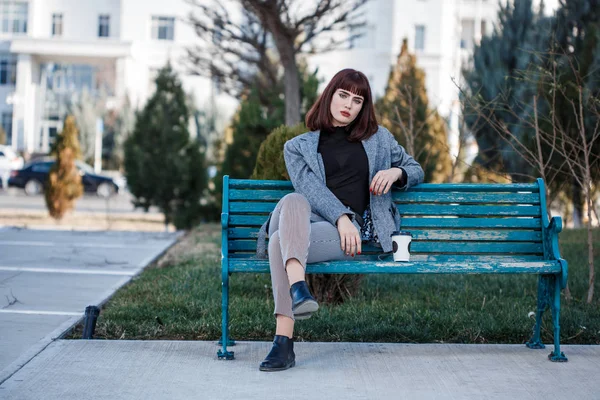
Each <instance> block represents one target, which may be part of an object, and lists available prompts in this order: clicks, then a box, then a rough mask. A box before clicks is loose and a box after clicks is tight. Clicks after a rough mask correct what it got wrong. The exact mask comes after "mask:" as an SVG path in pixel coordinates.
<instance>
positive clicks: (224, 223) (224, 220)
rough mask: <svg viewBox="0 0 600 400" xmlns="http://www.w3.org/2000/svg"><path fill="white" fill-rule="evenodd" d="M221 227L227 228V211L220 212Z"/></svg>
mask: <svg viewBox="0 0 600 400" xmlns="http://www.w3.org/2000/svg"><path fill="white" fill-rule="evenodd" d="M221 227H222V228H223V229H227V228H229V213H221Z"/></svg>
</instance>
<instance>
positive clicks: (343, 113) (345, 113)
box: [340, 111, 350, 117]
mask: <svg viewBox="0 0 600 400" xmlns="http://www.w3.org/2000/svg"><path fill="white" fill-rule="evenodd" d="M340 114H342V115H343V116H344V117H349V116H350V113H349V112H347V111H340Z"/></svg>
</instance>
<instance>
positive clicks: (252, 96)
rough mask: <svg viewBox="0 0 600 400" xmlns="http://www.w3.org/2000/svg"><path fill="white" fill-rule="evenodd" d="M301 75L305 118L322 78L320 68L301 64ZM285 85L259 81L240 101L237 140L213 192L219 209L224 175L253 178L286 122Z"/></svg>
mask: <svg viewBox="0 0 600 400" xmlns="http://www.w3.org/2000/svg"><path fill="white" fill-rule="evenodd" d="M300 77H301V99H302V109H301V115H302V119H303V120H304V117H305V115H306V112H308V110H309V109H310V107H311V106H312V105H313V104H314V103H315V102H316V100H317V97H318V93H317V90H318V86H319V79H318V78H317V71H315V72H313V73H309V72H308V70H307V67H306V66H305V65H304V64H302V65H301V75H300ZM256 79H259V78H258V77H257V78H256ZM283 86H284V85H283V80H281V81H280V83H279V84H278V85H277V86H275V87H273V88H271V90H269V91H265V90H264V89H261V86H260V85H259V84H258V83H255V84H254V85H253V86H252V87H251V88H250V90H249V91H248V93H247V94H246V96H245V97H244V98H243V100H242V102H241V103H240V105H239V107H238V111H237V112H236V114H235V115H234V117H233V122H232V126H231V129H232V131H233V142H232V143H231V144H230V145H228V146H227V148H226V150H225V157H224V160H223V162H222V164H221V165H220V167H219V171H218V173H217V175H216V176H215V178H214V188H215V190H214V193H213V195H214V198H215V200H216V201H217V202H218V208H219V209H220V207H221V206H220V204H221V199H222V197H221V195H222V192H223V176H224V175H229V176H230V177H232V178H236V179H247V178H250V176H251V175H252V171H253V170H254V166H255V164H256V157H257V155H258V150H259V148H260V146H261V144H262V143H263V141H264V140H265V139H266V138H267V136H268V135H269V133H271V132H272V131H273V130H274V129H275V128H277V127H279V126H281V125H283V123H284V121H285V102H284V99H283V98H282V96H283V92H284V87H283Z"/></svg>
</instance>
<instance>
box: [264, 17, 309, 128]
mask: <svg viewBox="0 0 600 400" xmlns="http://www.w3.org/2000/svg"><path fill="white" fill-rule="evenodd" d="M269 11H271V12H263V13H259V17H260V18H261V20H262V21H263V23H264V24H265V25H266V27H267V29H268V30H269V32H271V35H273V41H274V42H275V47H277V52H278V53H279V61H280V62H281V65H283V69H284V81H283V82H284V85H285V124H286V125H287V126H294V125H296V124H297V123H299V122H300V75H299V73H298V65H297V63H296V53H295V51H294V38H295V36H294V35H293V33H292V34H290V33H289V32H288V31H287V30H286V27H285V25H284V24H283V23H282V22H281V20H280V19H279V18H280V15H279V13H278V12H274V11H273V10H269Z"/></svg>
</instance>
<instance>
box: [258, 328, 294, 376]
mask: <svg viewBox="0 0 600 400" xmlns="http://www.w3.org/2000/svg"><path fill="white" fill-rule="evenodd" d="M294 365H296V355H295V354H294V339H290V338H289V337H287V336H281V335H275V339H273V347H272V348H271V351H270V352H269V354H267V357H266V358H265V360H264V361H263V362H262V363H260V367H259V369H260V370H261V371H268V372H271V371H283V370H285V369H288V368H292V367H293V366H294Z"/></svg>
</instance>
